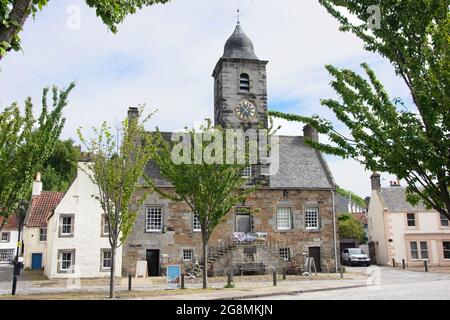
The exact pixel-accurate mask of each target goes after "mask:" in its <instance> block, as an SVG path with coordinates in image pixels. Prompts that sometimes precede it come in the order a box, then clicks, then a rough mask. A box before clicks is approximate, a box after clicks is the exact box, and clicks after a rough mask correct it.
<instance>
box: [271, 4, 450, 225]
mask: <svg viewBox="0 0 450 320" xmlns="http://www.w3.org/2000/svg"><path fill="white" fill-rule="evenodd" d="M319 2H320V3H321V4H322V5H323V6H324V7H325V8H326V9H327V10H328V12H329V13H330V14H331V15H332V16H333V17H334V18H336V19H337V20H338V21H339V22H340V24H341V30H342V31H350V32H353V33H354V34H355V35H356V36H357V37H359V38H360V39H361V40H363V41H364V48H365V49H366V50H368V51H371V52H375V53H379V54H380V55H382V56H383V57H385V58H387V59H388V60H389V61H390V62H391V64H392V65H393V67H394V69H395V72H396V74H397V75H398V76H399V77H400V78H401V79H402V80H403V82H404V83H405V84H406V86H407V88H408V89H409V91H410V94H411V97H412V101H413V103H412V105H411V106H408V107H409V109H408V108H406V104H405V103H404V102H403V101H402V100H401V99H399V98H395V99H391V98H390V96H389V95H388V93H387V92H386V90H385V89H384V87H383V85H382V83H381V82H380V81H379V80H378V79H377V77H376V75H375V73H374V72H373V70H372V69H371V68H370V67H369V66H368V65H367V64H365V63H364V64H362V68H363V70H364V72H365V76H362V75H359V74H357V73H356V72H354V71H351V70H348V69H339V68H336V67H333V66H330V65H328V66H326V68H327V70H328V71H329V73H330V74H331V75H332V76H333V78H334V79H333V81H332V82H331V86H332V87H333V89H334V90H335V91H336V92H337V93H338V95H339V96H340V99H339V100H333V99H324V100H322V101H321V103H322V105H324V106H326V107H327V108H329V109H330V110H332V111H333V112H334V113H335V115H336V117H337V118H338V120H339V121H340V122H341V123H342V124H344V125H345V127H346V128H347V129H348V131H349V134H345V133H344V132H338V131H337V130H336V129H335V127H334V126H333V124H332V123H331V122H330V121H328V120H325V119H322V118H320V117H319V116H317V115H316V116H313V117H302V116H299V115H294V114H285V113H281V112H271V114H272V115H273V116H276V117H280V118H284V119H287V120H291V121H300V122H306V123H309V124H311V125H312V126H313V127H315V128H317V129H318V131H319V132H320V133H322V134H326V135H328V138H329V140H330V141H331V144H321V143H314V142H312V141H309V143H310V145H312V146H313V147H315V148H317V149H319V150H321V151H323V152H326V153H330V154H334V155H338V156H342V157H344V158H353V159H355V160H357V161H359V162H360V163H361V164H363V165H364V166H365V167H366V169H368V170H371V171H380V172H389V173H391V174H395V175H396V176H397V177H398V178H399V179H404V180H405V181H406V182H407V184H408V187H407V197H408V200H409V202H411V203H412V204H417V203H418V202H419V201H421V202H423V203H424V204H425V205H426V206H427V207H429V208H433V209H435V210H437V211H438V212H440V213H441V214H443V215H445V216H446V217H447V218H449V219H450V191H449V186H450V67H449V66H450V37H449V36H448V35H449V34H450V10H449V5H450V0H417V1H411V0H348V1H342V0H320V1H319ZM374 5H375V7H374ZM343 12H347V13H348V14H349V15H352V16H353V17H356V18H358V19H351V20H350V19H349V17H348V15H347V14H344V13H343ZM373 19H375V20H378V22H379V26H375V27H374V24H373V21H374V20H373ZM356 20H357V21H359V22H352V21H356ZM375 25H376V23H375Z"/></svg>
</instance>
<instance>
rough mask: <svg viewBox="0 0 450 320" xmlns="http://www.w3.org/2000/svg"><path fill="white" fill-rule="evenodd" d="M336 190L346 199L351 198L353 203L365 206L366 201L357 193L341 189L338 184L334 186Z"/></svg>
mask: <svg viewBox="0 0 450 320" xmlns="http://www.w3.org/2000/svg"><path fill="white" fill-rule="evenodd" d="M336 192H337V193H338V194H340V195H341V196H342V197H344V198H346V199H351V200H352V202H353V203H356V204H357V205H358V206H360V207H361V208H365V207H366V202H365V201H364V199H363V198H361V197H360V196H358V195H357V194H355V193H353V192H351V191H349V190H345V189H342V188H341V187H339V186H337V187H336Z"/></svg>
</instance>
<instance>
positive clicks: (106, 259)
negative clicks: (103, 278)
mask: <svg viewBox="0 0 450 320" xmlns="http://www.w3.org/2000/svg"><path fill="white" fill-rule="evenodd" d="M111 261H112V252H111V251H109V250H105V251H103V258H102V268H103V269H111Z"/></svg>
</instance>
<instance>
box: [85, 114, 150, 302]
mask: <svg viewBox="0 0 450 320" xmlns="http://www.w3.org/2000/svg"><path fill="white" fill-rule="evenodd" d="M142 112H143V108H141V110H140V112H139V115H140V116H141V115H142ZM151 115H152V114H150V115H148V116H147V117H145V118H143V120H142V121H139V118H132V119H126V120H124V121H123V122H122V124H121V125H120V126H119V127H116V128H115V129H114V130H113V129H112V128H111V127H110V126H108V124H107V123H106V122H104V123H103V124H102V126H101V128H100V129H96V128H93V130H94V135H95V137H94V138H92V139H91V140H90V141H88V140H86V139H85V138H84V137H83V135H82V133H81V128H80V129H78V136H79V137H80V140H81V141H82V143H83V145H84V146H85V147H86V149H87V151H88V152H89V153H90V155H91V157H92V159H91V162H88V163H87V164H86V168H85V172H86V174H87V175H88V176H89V178H90V179H91V181H92V182H93V183H94V184H96V185H97V186H98V190H99V196H97V197H96V199H97V200H98V201H99V203H100V205H101V207H102V209H103V212H104V213H105V219H106V223H107V224H108V226H109V243H110V245H111V249H112V262H111V277H110V279H111V285H110V297H111V298H114V296H115V285H114V276H113V275H114V271H115V252H116V249H117V248H119V247H120V246H121V245H122V244H123V242H124V241H125V240H126V239H127V237H128V235H129V234H130V232H131V230H132V228H133V226H134V223H135V220H136V217H137V214H138V210H139V207H140V205H141V204H142V202H143V201H144V200H145V198H146V196H147V194H148V193H149V192H150V191H151V189H150V188H145V187H148V186H146V185H145V181H142V179H140V178H141V177H142V175H143V174H144V168H145V166H146V165H147V163H148V162H149V160H150V158H151V156H152V154H153V153H154V147H153V145H152V144H151V139H150V137H149V136H148V135H147V134H146V133H145V129H144V124H145V123H146V122H147V121H148V119H149V118H150V117H151ZM145 180H147V181H149V178H148V177H146V179H145ZM138 191H140V192H138Z"/></svg>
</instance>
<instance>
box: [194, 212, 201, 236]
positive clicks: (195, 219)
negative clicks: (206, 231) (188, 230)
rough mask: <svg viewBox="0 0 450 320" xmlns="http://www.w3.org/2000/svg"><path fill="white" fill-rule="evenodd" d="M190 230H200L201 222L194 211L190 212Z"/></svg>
mask: <svg viewBox="0 0 450 320" xmlns="http://www.w3.org/2000/svg"><path fill="white" fill-rule="evenodd" d="M196 221H198V226H199V228H196ZM192 232H195V233H197V232H202V224H201V222H200V218H199V216H198V214H196V213H195V212H192Z"/></svg>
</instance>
